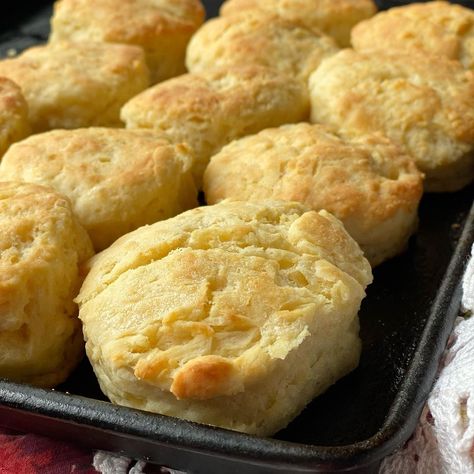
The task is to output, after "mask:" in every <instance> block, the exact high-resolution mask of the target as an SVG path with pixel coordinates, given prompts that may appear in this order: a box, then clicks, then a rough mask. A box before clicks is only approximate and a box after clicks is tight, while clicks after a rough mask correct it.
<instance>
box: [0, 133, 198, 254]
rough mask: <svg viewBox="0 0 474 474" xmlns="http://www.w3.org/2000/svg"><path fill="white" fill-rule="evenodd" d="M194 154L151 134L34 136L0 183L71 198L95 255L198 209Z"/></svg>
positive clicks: (20, 147) (5, 167)
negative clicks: (43, 189)
mask: <svg viewBox="0 0 474 474" xmlns="http://www.w3.org/2000/svg"><path fill="white" fill-rule="evenodd" d="M191 164H192V155H191V153H190V151H189V149H188V148H187V147H186V146H185V145H182V144H173V143H171V142H170V140H169V139H168V138H167V137H164V136H162V135H161V136H160V135H158V134H156V133H154V132H151V131H148V130H123V129H108V128H100V127H97V128H94V127H92V128H84V129H77V130H53V131H51V132H46V133H42V134H38V135H34V136H32V137H30V138H28V139H26V140H23V141H22V142H20V143H16V144H15V146H14V147H11V148H10V150H9V151H8V152H7V153H6V154H5V157H4V159H3V161H2V163H1V164H0V179H1V180H17V181H25V182H31V183H36V184H42V185H48V186H51V187H53V188H54V189H56V190H57V191H58V192H60V193H62V194H64V195H65V196H67V197H68V198H69V199H70V200H71V202H72V205H73V209H74V212H75V213H76V215H77V216H78V218H79V220H80V222H81V223H82V225H83V226H84V227H85V229H86V230H87V231H88V232H89V235H90V236H91V239H92V242H93V243H94V247H95V248H96V250H103V249H104V248H106V247H108V246H109V245H110V244H111V243H112V242H114V241H115V240H116V239H117V238H118V237H120V236H121V235H123V234H126V233H127V232H130V231H132V230H135V229H136V228H137V227H140V226H142V225H145V224H151V223H153V222H156V221H158V220H162V219H167V218H168V217H172V216H174V215H176V214H179V213H180V212H182V211H185V210H187V209H190V208H192V207H196V206H197V205H198V203H197V191H196V189H195V186H194V181H193V178H192V176H191Z"/></svg>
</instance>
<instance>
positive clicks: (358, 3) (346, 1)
mask: <svg viewBox="0 0 474 474" xmlns="http://www.w3.org/2000/svg"><path fill="white" fill-rule="evenodd" d="M253 9H259V10H262V11H264V12H268V13H276V14H277V15H278V16H280V17H282V18H285V19H287V20H289V21H293V22H299V23H302V24H303V25H306V26H307V27H308V28H312V29H313V28H318V29H320V30H321V31H322V32H323V33H325V34H327V35H329V36H331V37H332V38H334V39H335V40H336V42H337V43H338V44H339V46H341V47H347V46H349V45H350V36H351V29H352V28H353V26H354V25H356V24H357V23H359V22H360V21H362V20H365V19H367V18H370V17H371V16H372V15H374V14H375V12H376V11H377V8H376V6H375V4H374V2H373V1H372V0H259V1H258V2H256V1H255V0H227V1H226V2H224V4H223V5H222V7H221V10H220V13H221V15H222V16H229V15H235V14H238V13H240V12H242V11H244V10H253Z"/></svg>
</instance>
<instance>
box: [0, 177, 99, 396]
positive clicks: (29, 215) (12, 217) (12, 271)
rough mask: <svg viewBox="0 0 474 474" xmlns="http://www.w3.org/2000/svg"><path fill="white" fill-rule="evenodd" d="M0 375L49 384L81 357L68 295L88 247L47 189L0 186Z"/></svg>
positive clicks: (75, 287) (61, 201)
mask: <svg viewBox="0 0 474 474" xmlns="http://www.w3.org/2000/svg"><path fill="white" fill-rule="evenodd" d="M0 221H1V226H2V232H1V233H0V248H1V249H2V251H1V252H0V350H1V353H2V357H1V360H0V375H1V376H2V377H6V378H8V379H11V380H15V381H18V382H26V383H32V384H35V385H41V386H45V387H46V386H47V387H51V386H54V385H56V384H58V383H60V382H62V381H64V380H65V379H66V377H67V376H68V375H69V373H70V371H71V370H72V369H73V368H74V366H75V365H76V364H77V363H78V361H79V359H80V357H81V356H82V352H83V339H82V334H81V326H80V323H79V320H78V319H77V306H76V305H75V304H74V303H73V298H74V297H75V296H76V294H77V292H78V291H79V287H80V284H81V276H80V265H81V264H83V263H84V261H85V260H86V259H88V258H89V257H91V256H92V254H93V251H92V244H91V242H90V240H89V237H88V236H87V233H86V232H85V230H84V229H83V228H82V227H81V225H80V224H79V222H78V221H77V219H76V217H75V216H74V214H73V213H72V210H71V206H70V203H69V201H68V200H67V199H66V198H64V197H62V196H60V195H59V194H57V193H56V192H55V191H53V190H52V189H51V188H45V187H42V186H36V185H33V184H23V183H15V182H2V183H0Z"/></svg>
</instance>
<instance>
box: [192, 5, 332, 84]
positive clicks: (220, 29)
mask: <svg viewBox="0 0 474 474" xmlns="http://www.w3.org/2000/svg"><path fill="white" fill-rule="evenodd" d="M337 51H338V47H337V45H336V43H335V41H334V40H333V39H332V38H330V37H329V36H326V35H325V34H323V33H321V32H320V31H319V30H315V29H310V28H307V27H305V26H304V25H302V24H299V23H293V22H290V21H288V20H285V19H283V18H281V17H279V16H277V15H271V14H268V13H265V12H261V11H259V10H249V11H245V12H243V13H241V14H239V15H231V16H228V17H220V18H215V19H213V20H210V21H208V22H206V23H205V24H204V26H202V27H201V28H200V29H199V30H198V31H197V32H196V34H195V35H194V36H193V37H192V39H191V41H190V43H189V46H188V50H187V53H186V65H187V67H188V70H189V71H190V72H196V73H200V72H204V71H207V70H210V69H213V68H215V67H221V66H222V67H230V66H243V65H260V66H265V67H269V68H272V69H276V70H278V71H280V72H282V73H284V74H287V75H289V76H291V77H298V78H299V79H301V80H303V81H304V82H305V83H306V81H307V80H308V77H309V75H310V74H311V73H312V72H313V71H314V70H315V69H316V68H317V67H318V65H319V63H320V62H321V60H322V59H323V58H325V57H327V56H330V55H332V54H334V53H335V52H337Z"/></svg>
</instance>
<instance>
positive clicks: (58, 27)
mask: <svg viewBox="0 0 474 474" xmlns="http://www.w3.org/2000/svg"><path fill="white" fill-rule="evenodd" d="M204 16H205V11H204V7H203V5H202V3H201V2H200V1H199V0H119V1H118V2H117V0H60V1H58V2H56V3H55V5H54V14H53V18H52V19H51V37H50V41H51V42H56V41H64V40H68V41H78V42H84V41H86V42H91V41H94V42H95V41H98V42H106V43H125V44H131V45H136V46H140V47H142V48H143V49H144V51H145V55H146V60H147V64H148V67H149V68H150V72H151V79H152V83H156V82H159V81H163V80H164V79H168V78H170V77H173V76H177V75H179V74H183V73H184V72H185V71H186V69H185V67H184V56H185V52H186V46H187V44H188V42H189V39H190V38H191V36H192V34H193V33H194V32H195V31H196V30H197V29H198V28H199V26H200V25H201V24H202V22H203V21H204Z"/></svg>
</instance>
